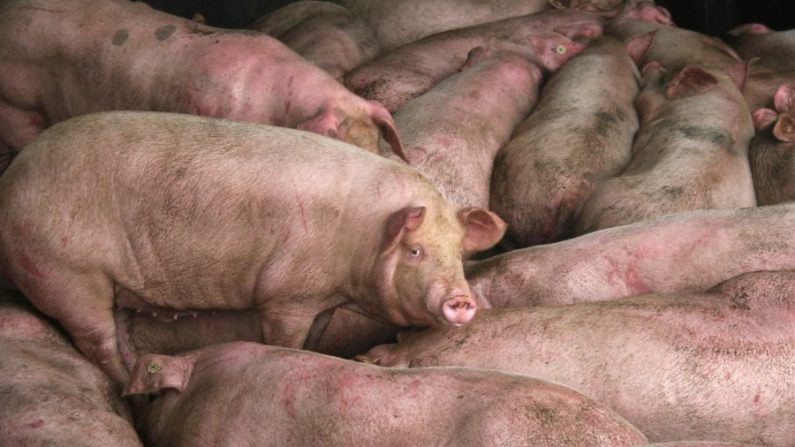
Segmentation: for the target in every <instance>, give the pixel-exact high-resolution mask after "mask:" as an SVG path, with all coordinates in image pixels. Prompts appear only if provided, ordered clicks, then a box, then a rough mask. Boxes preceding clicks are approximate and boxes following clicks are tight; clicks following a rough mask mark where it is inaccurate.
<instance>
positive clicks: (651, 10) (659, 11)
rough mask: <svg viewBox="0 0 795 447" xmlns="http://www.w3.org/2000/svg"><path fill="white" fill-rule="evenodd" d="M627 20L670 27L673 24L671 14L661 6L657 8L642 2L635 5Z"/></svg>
mask: <svg viewBox="0 0 795 447" xmlns="http://www.w3.org/2000/svg"><path fill="white" fill-rule="evenodd" d="M628 15H629V18H631V19H635V20H642V21H644V22H651V23H659V24H662V25H668V26H672V25H673V24H674V22H673V21H672V20H671V13H670V12H668V10H667V9H665V8H663V7H662V6H657V5H655V4H653V3H650V2H642V3H640V4H639V5H637V4H636V5H635V6H634V9H633V10H632V12H630V13H629V14H628Z"/></svg>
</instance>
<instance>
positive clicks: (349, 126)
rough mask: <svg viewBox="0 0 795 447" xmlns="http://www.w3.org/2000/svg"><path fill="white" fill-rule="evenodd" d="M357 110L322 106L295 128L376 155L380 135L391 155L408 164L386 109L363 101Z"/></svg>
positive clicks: (375, 103)
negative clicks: (392, 153)
mask: <svg viewBox="0 0 795 447" xmlns="http://www.w3.org/2000/svg"><path fill="white" fill-rule="evenodd" d="M362 101H363V103H364V106H363V107H360V105H359V104H357V105H356V110H352V111H351V110H344V109H343V108H341V107H340V106H341V105H342V104H338V105H334V106H327V107H323V108H322V109H321V110H320V111H319V112H318V113H317V114H316V115H315V116H312V117H310V118H308V119H307V120H306V121H302V122H300V123H298V124H297V125H296V128H298V129H301V130H306V131H309V132H314V133H317V134H320V135H325V136H327V137H331V138H335V139H338V140H342V141H345V142H346V143H351V144H353V145H354V146H359V147H361V148H364V149H367V150H369V151H370V152H373V153H375V154H378V153H379V148H378V141H379V130H380V136H383V138H384V140H385V141H386V142H387V143H389V146H390V147H391V148H392V152H394V153H395V155H397V156H399V157H400V158H402V159H403V160H404V161H408V160H407V158H406V154H405V153H404V152H403V145H402V144H401V142H400V137H399V136H398V132H397V128H396V127H395V121H394V119H392V115H391V114H390V113H389V112H388V111H387V110H386V108H385V107H384V106H383V105H382V104H381V103H379V102H377V101H366V100H362Z"/></svg>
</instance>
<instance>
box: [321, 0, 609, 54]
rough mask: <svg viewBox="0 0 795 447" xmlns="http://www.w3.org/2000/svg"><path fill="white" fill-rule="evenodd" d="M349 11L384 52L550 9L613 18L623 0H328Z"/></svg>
mask: <svg viewBox="0 0 795 447" xmlns="http://www.w3.org/2000/svg"><path fill="white" fill-rule="evenodd" d="M332 1H334V2H335V3H339V4H341V5H344V6H346V7H348V8H350V9H351V10H352V11H353V12H354V13H356V14H357V15H359V16H361V17H365V19H366V20H367V21H368V22H369V23H370V24H371V25H372V26H373V29H375V30H376V34H377V35H378V40H379V42H380V43H381V45H382V46H383V47H384V49H385V50H393V49H395V48H397V47H400V46H402V45H406V44H408V43H411V42H414V41H417V40H420V39H422V38H425V37H428V36H430V35H432V34H437V33H441V32H444V31H449V30H453V29H460V28H466V27H469V26H474V25H480V24H484V23H488V22H495V21H498V20H504V19H508V18H512V17H518V16H523V15H532V14H537V13H544V12H546V11H547V10H548V9H550V7H553V8H557V9H562V8H576V9H580V10H582V11H588V12H592V13H596V14H599V15H602V16H605V17H609V16H613V15H615V13H616V12H617V10H618V9H619V7H620V5H621V3H623V1H624V0H576V1H572V0H492V1H489V2H483V1H480V0H392V1H390V2H387V3H379V2H372V1H371V0H332Z"/></svg>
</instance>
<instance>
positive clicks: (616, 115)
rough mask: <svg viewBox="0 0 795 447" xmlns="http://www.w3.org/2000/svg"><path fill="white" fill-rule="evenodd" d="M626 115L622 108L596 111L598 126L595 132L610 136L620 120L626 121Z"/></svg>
mask: <svg viewBox="0 0 795 447" xmlns="http://www.w3.org/2000/svg"><path fill="white" fill-rule="evenodd" d="M625 119H626V116H625V115H624V113H623V112H622V111H620V110H614V111H612V112H610V111H607V110H600V111H599V112H597V113H596V127H595V128H594V132H596V134H597V135H600V136H602V137H608V136H609V134H610V131H611V130H613V129H615V128H616V125H617V124H618V123H619V122H622V121H625Z"/></svg>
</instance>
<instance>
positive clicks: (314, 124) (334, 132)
mask: <svg viewBox="0 0 795 447" xmlns="http://www.w3.org/2000/svg"><path fill="white" fill-rule="evenodd" d="M339 126H340V120H339V118H338V117H337V115H336V114H335V113H334V111H333V110H330V109H323V110H322V111H320V112H319V113H318V114H317V115H315V116H313V117H312V118H309V119H308V120H306V121H304V122H301V123H298V125H297V126H296V128H297V129H300V130H306V131H309V132H314V133H316V134H320V135H325V136H327V137H331V138H337V139H338V138H339V132H338V129H339Z"/></svg>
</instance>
